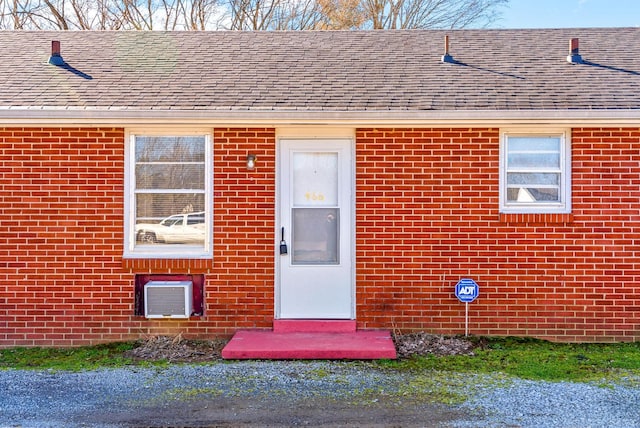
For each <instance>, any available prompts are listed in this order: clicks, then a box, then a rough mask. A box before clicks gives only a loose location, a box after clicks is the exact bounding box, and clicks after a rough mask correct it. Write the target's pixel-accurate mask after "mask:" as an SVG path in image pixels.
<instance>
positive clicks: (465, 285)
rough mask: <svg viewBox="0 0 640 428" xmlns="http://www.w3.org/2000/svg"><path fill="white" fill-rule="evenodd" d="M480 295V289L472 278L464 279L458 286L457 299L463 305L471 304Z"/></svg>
mask: <svg viewBox="0 0 640 428" xmlns="http://www.w3.org/2000/svg"><path fill="white" fill-rule="evenodd" d="M478 294H480V287H478V284H476V282H475V281H474V280H473V279H471V278H462V279H461V280H460V282H458V283H457V284H456V297H457V298H458V300H460V301H461V302H463V303H471V302H473V301H474V300H476V298H477V297H478Z"/></svg>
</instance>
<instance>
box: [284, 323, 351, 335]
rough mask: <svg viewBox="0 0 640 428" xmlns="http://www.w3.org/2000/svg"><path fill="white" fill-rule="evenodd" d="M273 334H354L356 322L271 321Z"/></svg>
mask: <svg viewBox="0 0 640 428" xmlns="http://www.w3.org/2000/svg"><path fill="white" fill-rule="evenodd" d="M273 331H274V332H275V333H355V331H356V320H273Z"/></svg>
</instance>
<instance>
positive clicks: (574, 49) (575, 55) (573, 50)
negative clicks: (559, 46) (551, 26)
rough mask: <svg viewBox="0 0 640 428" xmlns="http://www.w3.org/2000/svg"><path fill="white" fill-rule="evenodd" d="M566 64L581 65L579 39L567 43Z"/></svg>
mask: <svg viewBox="0 0 640 428" xmlns="http://www.w3.org/2000/svg"><path fill="white" fill-rule="evenodd" d="M567 62H570V63H571V64H582V57H581V56H580V39H577V38H576V39H571V41H570V42H569V55H567Z"/></svg>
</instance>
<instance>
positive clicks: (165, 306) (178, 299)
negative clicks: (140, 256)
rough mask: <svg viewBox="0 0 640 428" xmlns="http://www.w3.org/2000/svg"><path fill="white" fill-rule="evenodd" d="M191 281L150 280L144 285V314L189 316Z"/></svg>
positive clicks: (152, 315)
mask: <svg viewBox="0 0 640 428" xmlns="http://www.w3.org/2000/svg"><path fill="white" fill-rule="evenodd" d="M192 288H193V283H192V282H191V281H150V282H148V283H146V284H145V286H144V315H145V317H147V318H189V316H190V315H191V299H192V297H191V296H192Z"/></svg>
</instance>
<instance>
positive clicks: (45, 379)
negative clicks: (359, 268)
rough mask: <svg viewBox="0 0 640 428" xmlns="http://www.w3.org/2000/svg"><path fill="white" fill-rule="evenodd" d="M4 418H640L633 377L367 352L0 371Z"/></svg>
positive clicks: (35, 421)
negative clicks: (436, 363)
mask: <svg viewBox="0 0 640 428" xmlns="http://www.w3.org/2000/svg"><path fill="white" fill-rule="evenodd" d="M0 426H1V427H22V428H28V427H38V428H44V427H65V428H67V427H69V428H73V427H105V428H106V427H247V426H273V427H275V426H306V427H318V426H332V427H333V426H338V427H340V426H342V427H360V426H362V427H604V426H606V427H625V428H629V427H640V379H638V378H634V379H626V380H621V381H620V382H618V383H616V384H611V383H607V384H606V385H596V384H577V383H565V382H562V383H549V382H532V381H522V380H513V379H509V378H506V377H504V376H501V375H482V376H480V375H469V374H456V373H440V372H439V373H425V374H423V375H420V374H407V373H397V372H395V371H390V370H385V369H383V368H381V367H380V366H378V365H375V364H373V363H358V362H329V361H313V362H305V361H276V362H258V361H245V362H231V363H229V362H216V363H212V364H208V365H174V366H169V367H166V368H158V367H156V368H141V367H130V368H123V369H103V370H95V371H85V372H79V373H69V372H51V371H22V370H5V371H0Z"/></svg>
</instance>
